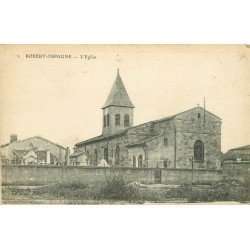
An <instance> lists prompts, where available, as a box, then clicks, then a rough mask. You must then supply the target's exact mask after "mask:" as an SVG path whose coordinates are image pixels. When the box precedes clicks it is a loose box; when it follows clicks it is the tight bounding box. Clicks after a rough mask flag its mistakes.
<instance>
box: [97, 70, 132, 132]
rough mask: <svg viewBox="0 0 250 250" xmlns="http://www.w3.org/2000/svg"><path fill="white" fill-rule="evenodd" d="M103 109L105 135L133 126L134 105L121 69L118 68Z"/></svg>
mask: <svg viewBox="0 0 250 250" xmlns="http://www.w3.org/2000/svg"><path fill="white" fill-rule="evenodd" d="M102 109H103V127H102V134H103V135H109V134H113V133H116V132H119V131H122V130H124V129H127V128H129V127H132V126H133V119H134V117H133V109H134V105H133V104H132V102H131V101H130V99H129V96H128V93H127V91H126V89H125V87H124V85H123V82H122V79H121V76H120V73H119V69H117V75H116V79H115V82H114V84H113V87H112V89H111V91H110V92H109V95H108V98H107V100H106V102H105V104H104V106H103V107H102Z"/></svg>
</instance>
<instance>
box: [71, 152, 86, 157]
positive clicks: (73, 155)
mask: <svg viewBox="0 0 250 250" xmlns="http://www.w3.org/2000/svg"><path fill="white" fill-rule="evenodd" d="M82 154H85V155H87V154H86V153H85V152H83V151H78V152H75V153H73V154H71V155H70V157H77V156H79V155H82Z"/></svg>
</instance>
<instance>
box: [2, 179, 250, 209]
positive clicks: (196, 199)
mask: <svg viewBox="0 0 250 250" xmlns="http://www.w3.org/2000/svg"><path fill="white" fill-rule="evenodd" d="M249 200H250V199H249V186H248V185H247V184H245V183H241V182H238V181H223V182H216V183H213V184H206V185H204V184H203V185H199V184H195V183H193V184H188V185H176V186H173V185H164V184H152V185H144V184H142V183H140V182H130V183H129V182H126V181H125V180H124V179H123V177H122V176H116V177H113V178H111V179H107V182H106V184H105V185H102V186H101V185H95V186H93V185H85V184H80V183H79V184H77V183H72V184H71V183H68V184H66V183H62V184H51V185H46V186H34V187H31V186H28V187H27V186H3V187H2V203H3V204H148V203H203V202H222V201H223V202H225V201H231V202H240V203H248V202H249Z"/></svg>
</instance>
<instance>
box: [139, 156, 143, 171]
mask: <svg viewBox="0 0 250 250" xmlns="http://www.w3.org/2000/svg"><path fill="white" fill-rule="evenodd" d="M142 159H143V157H142V155H139V157H138V168H142Z"/></svg>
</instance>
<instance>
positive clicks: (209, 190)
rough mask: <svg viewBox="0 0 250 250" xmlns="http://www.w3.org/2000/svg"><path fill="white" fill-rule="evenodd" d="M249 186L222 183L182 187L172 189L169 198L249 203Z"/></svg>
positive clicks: (235, 182) (168, 193)
mask: <svg viewBox="0 0 250 250" xmlns="http://www.w3.org/2000/svg"><path fill="white" fill-rule="evenodd" d="M247 194H248V192H247V186H246V185H245V184H244V183H240V182H237V181H222V182H217V183H214V184H211V185H209V186H208V185H206V186H202V185H200V186H198V185H195V186H193V185H191V184H186V185H181V186H180V187H178V188H172V189H170V190H169V191H168V192H167V194H166V197H167V198H186V199H187V200H188V201H189V202H212V201H239V202H246V201H247V199H248V198H247Z"/></svg>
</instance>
